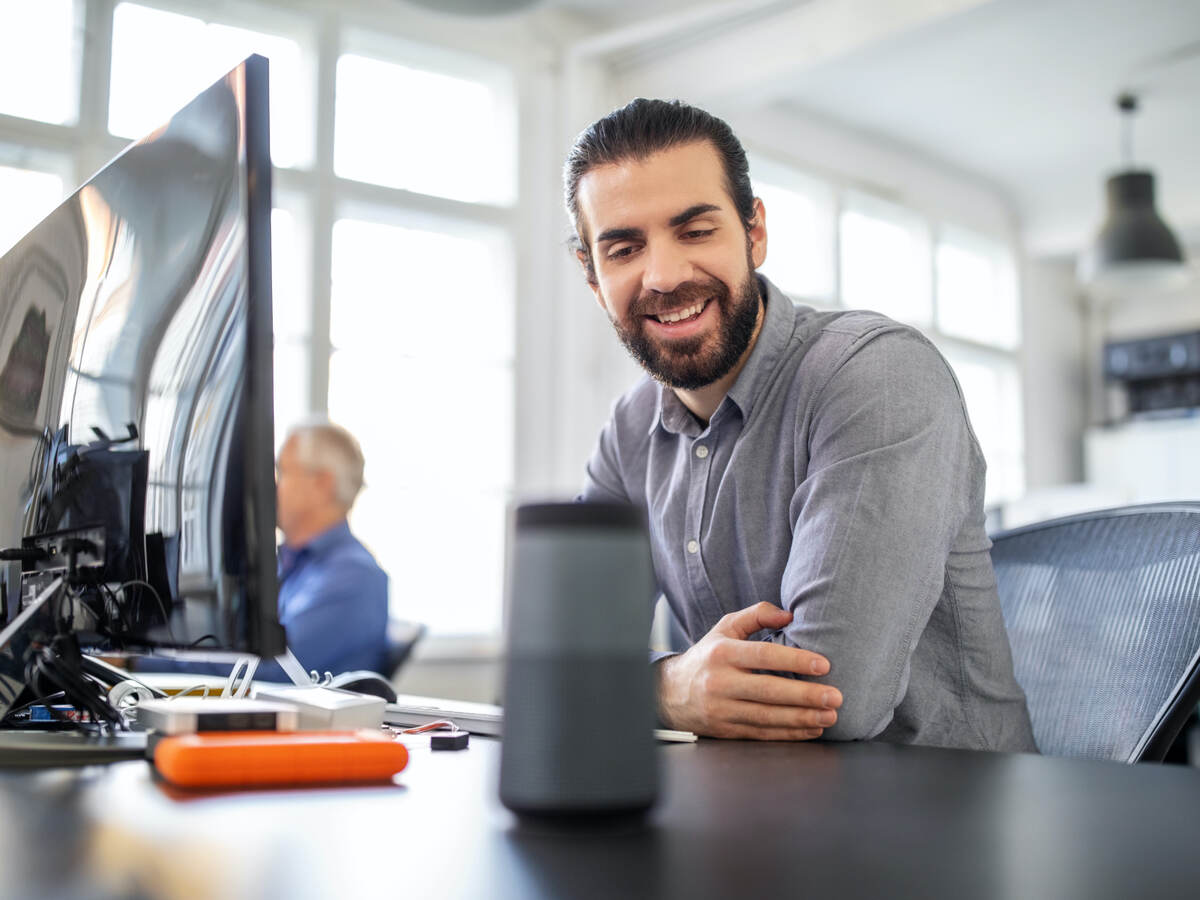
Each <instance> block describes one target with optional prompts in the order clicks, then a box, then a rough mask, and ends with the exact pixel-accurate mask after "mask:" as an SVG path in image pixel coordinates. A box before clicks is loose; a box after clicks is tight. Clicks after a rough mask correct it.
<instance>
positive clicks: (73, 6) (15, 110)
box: [0, 0, 83, 196]
mask: <svg viewBox="0 0 1200 900" xmlns="http://www.w3.org/2000/svg"><path fill="white" fill-rule="evenodd" d="M81 12H82V6H81V4H80V3H79V2H78V0H37V2H31V0H26V2H18V0H0V16H3V22H2V23H0V113H2V114H4V115H7V116H20V117H21V118H23V119H34V120H36V121H38V122H50V123H52V124H54V125H67V124H70V123H73V122H74V121H75V120H76V113H77V110H78V107H79V61H80V57H81V52H80V48H81V44H82V36H83V32H82V28H81V27H80V26H81V24H82V21H81V19H82V17H81V15H80V13H81ZM0 196H3V195H0Z"/></svg>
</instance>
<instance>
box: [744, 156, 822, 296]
mask: <svg viewBox="0 0 1200 900" xmlns="http://www.w3.org/2000/svg"><path fill="white" fill-rule="evenodd" d="M750 171H751V173H752V174H753V176H754V193H755V195H756V196H757V197H759V198H760V199H761V200H762V202H763V208H764V210H765V212H766V219H767V260H766V262H765V263H764V264H763V266H762V269H761V271H762V273H763V274H764V275H766V276H767V277H768V278H770V279H771V280H772V281H773V282H774V283H775V284H776V285H777V286H778V287H779V288H780V290H783V291H785V292H787V293H788V294H791V295H792V296H793V297H797V298H799V299H801V300H803V301H805V302H807V303H816V304H818V305H826V304H829V303H832V302H834V299H835V297H836V296H837V278H836V264H837V253H836V249H835V245H836V230H835V227H834V224H835V209H836V192H835V191H834V188H833V186H832V185H830V184H828V183H826V182H823V181H821V180H819V179H817V178H809V177H807V176H805V175H802V174H800V173H799V172H796V171H794V170H792V169H789V168H787V167H786V166H782V165H779V164H778V163H774V162H772V161H771V160H767V159H763V158H760V157H757V156H756V157H754V158H753V159H752V160H751V163H750Z"/></svg>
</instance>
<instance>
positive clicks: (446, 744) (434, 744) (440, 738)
mask: <svg viewBox="0 0 1200 900" xmlns="http://www.w3.org/2000/svg"><path fill="white" fill-rule="evenodd" d="M470 736H471V735H470V732H467V731H450V732H446V733H444V734H437V733H434V734H431V735H430V736H429V749H430V750H466V749H467V738H469V737H470Z"/></svg>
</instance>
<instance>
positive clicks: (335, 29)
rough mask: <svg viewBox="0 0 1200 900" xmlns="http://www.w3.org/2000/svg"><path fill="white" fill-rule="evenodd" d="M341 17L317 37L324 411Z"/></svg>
mask: <svg viewBox="0 0 1200 900" xmlns="http://www.w3.org/2000/svg"><path fill="white" fill-rule="evenodd" d="M341 28H342V25H341V21H340V18H339V17H338V16H337V15H336V14H335V13H332V12H330V13H326V14H325V15H324V16H322V19H321V27H320V29H319V30H318V39H317V115H316V147H315V157H314V160H313V172H314V174H315V176H316V196H315V197H314V201H313V217H312V233H311V240H312V292H311V297H312V318H311V322H312V334H311V337H310V340H311V345H310V354H311V363H310V364H311V374H310V378H309V398H308V405H309V409H310V410H312V411H314V412H323V411H324V410H325V409H326V408H327V406H328V402H329V355H330V353H331V352H332V351H333V347H332V344H331V343H330V339H329V317H330V295H331V289H332V283H331V278H332V271H333V223H334V219H335V217H336V215H335V214H336V209H335V208H336V196H335V194H336V190H337V179H336V178H335V176H334V174H333V152H334V119H335V112H336V110H335V104H336V101H337V63H338V56H339V55H340V54H341V51H342V46H341V45H342V35H341Z"/></svg>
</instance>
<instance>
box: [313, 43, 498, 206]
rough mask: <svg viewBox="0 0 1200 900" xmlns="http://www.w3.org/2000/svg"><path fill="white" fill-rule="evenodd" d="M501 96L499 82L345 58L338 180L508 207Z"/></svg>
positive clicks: (339, 78) (340, 71)
mask: <svg viewBox="0 0 1200 900" xmlns="http://www.w3.org/2000/svg"><path fill="white" fill-rule="evenodd" d="M489 75H490V77H489ZM480 76H482V77H480ZM507 94H508V92H507V91H506V90H505V85H504V79H503V77H502V76H499V75H497V74H492V73H486V72H484V73H480V74H479V75H477V76H476V77H464V76H463V75H460V74H458V73H448V72H445V71H434V70H431V69H429V68H425V67H418V66H414V65H404V64H401V63H397V62H391V61H387V60H381V59H373V58H371V57H368V56H359V55H356V54H345V55H343V56H342V57H341V59H339V60H338V67H337V123H336V126H335V135H336V140H337V144H336V148H337V150H336V155H335V157H334V160H335V162H334V166H335V168H336V170H337V173H338V175H340V176H342V177H344V178H352V179H354V180H356V181H368V182H371V183H373V184H382V185H387V186H388V187H395V188H403V189H405V190H409V191H416V192H419V193H422V194H431V195H434V196H438V197H449V198H451V199H454V200H465V201H467V202H468V203H495V204H508V203H511V202H512V201H513V199H514V195H515V178H514V167H513V161H514V153H513V150H514V134H513V115H512V108H511V99H510V98H509V97H508V96H507ZM381 98H387V100H386V102H385V103H381V102H380V99H381Z"/></svg>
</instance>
